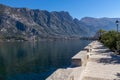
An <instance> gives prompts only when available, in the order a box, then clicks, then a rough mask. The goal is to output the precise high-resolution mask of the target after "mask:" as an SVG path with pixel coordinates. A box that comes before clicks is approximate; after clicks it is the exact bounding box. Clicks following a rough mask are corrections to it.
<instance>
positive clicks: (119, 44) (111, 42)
mask: <svg viewBox="0 0 120 80" xmlns="http://www.w3.org/2000/svg"><path fill="white" fill-rule="evenodd" d="M99 33H100V37H99V40H100V41H101V42H102V43H103V44H104V45H105V46H107V47H109V48H110V49H111V50H113V51H116V50H118V51H119V53H120V32H117V31H104V30H99Z"/></svg>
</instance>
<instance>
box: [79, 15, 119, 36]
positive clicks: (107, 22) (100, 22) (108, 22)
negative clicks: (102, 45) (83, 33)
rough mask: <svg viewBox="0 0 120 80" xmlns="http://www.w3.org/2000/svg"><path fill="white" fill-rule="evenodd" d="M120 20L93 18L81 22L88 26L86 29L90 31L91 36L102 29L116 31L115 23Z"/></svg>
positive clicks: (83, 19) (85, 18)
mask: <svg viewBox="0 0 120 80" xmlns="http://www.w3.org/2000/svg"><path fill="white" fill-rule="evenodd" d="M116 20H119V21H120V18H92V17H84V18H82V19H81V20H80V21H81V22H82V23H83V24H85V25H86V28H87V29H88V30H89V35H93V34H95V33H96V31H98V30H100V29H104V30H107V31H108V30H116V23H115V21H116Z"/></svg>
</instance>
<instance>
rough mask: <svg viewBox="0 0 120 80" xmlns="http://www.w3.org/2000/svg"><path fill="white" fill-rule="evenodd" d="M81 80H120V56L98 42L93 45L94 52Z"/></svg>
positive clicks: (91, 53)
mask: <svg viewBox="0 0 120 80" xmlns="http://www.w3.org/2000/svg"><path fill="white" fill-rule="evenodd" d="M89 55H90V56H89V60H88V62H87V65H86V68H85V70H84V71H83V73H82V75H81V79H79V80H120V56H118V55H115V54H114V53H113V52H111V51H110V50H109V49H108V48H106V47H104V46H103V44H101V43H99V42H98V41H94V42H93V43H92V52H90V53H89Z"/></svg>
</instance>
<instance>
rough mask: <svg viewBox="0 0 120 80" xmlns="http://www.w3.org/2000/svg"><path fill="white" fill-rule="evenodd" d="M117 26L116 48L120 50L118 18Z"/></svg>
mask: <svg viewBox="0 0 120 80" xmlns="http://www.w3.org/2000/svg"><path fill="white" fill-rule="evenodd" d="M115 23H116V26H117V40H116V48H117V51H119V40H118V35H119V31H118V26H119V21H118V20H116V22H115Z"/></svg>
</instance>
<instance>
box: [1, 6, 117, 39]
mask: <svg viewBox="0 0 120 80" xmlns="http://www.w3.org/2000/svg"><path fill="white" fill-rule="evenodd" d="M116 19H119V18H91V17H85V18H82V19H81V20H78V19H73V18H72V16H71V15H70V14H69V13H68V12H65V11H61V12H56V11H53V12H48V11H44V10H38V9H28V8H12V7H9V6H5V5H2V4H0V38H15V39H25V40H33V39H36V40H41V39H59V38H61V39H69V38H80V37H86V36H93V35H94V34H95V33H96V31H98V30H99V29H105V30H111V29H115V20H116Z"/></svg>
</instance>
